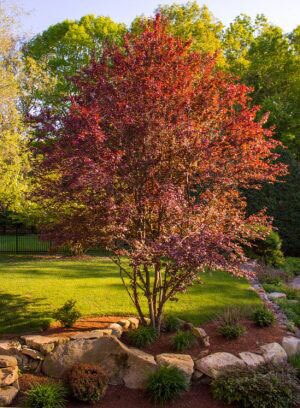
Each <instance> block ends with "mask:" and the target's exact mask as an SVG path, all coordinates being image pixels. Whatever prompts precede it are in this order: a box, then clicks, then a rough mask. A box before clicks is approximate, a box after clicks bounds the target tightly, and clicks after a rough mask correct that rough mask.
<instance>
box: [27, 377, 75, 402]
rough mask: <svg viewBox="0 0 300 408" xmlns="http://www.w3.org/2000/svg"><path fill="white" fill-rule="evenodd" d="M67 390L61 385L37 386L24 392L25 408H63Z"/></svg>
mask: <svg viewBox="0 0 300 408" xmlns="http://www.w3.org/2000/svg"><path fill="white" fill-rule="evenodd" d="M66 396H67V390H66V388H65V387H64V386H63V385H62V384H56V383H49V384H37V385H34V386H32V387H31V388H30V390H29V391H27V392H26V398H25V407H26V408H64V407H65V405H66Z"/></svg>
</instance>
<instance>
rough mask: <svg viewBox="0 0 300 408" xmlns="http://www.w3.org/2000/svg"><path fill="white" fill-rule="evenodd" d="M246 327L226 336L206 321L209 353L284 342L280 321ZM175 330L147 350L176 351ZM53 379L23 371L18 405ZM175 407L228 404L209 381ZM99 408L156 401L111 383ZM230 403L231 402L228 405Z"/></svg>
mask: <svg viewBox="0 0 300 408" xmlns="http://www.w3.org/2000/svg"><path fill="white" fill-rule="evenodd" d="M118 320H120V317H91V318H84V319H81V320H80V321H78V322H77V324H76V326H75V327H74V328H72V329H69V330H68V329H62V328H59V327H52V328H50V329H49V330H47V331H46V332H44V334H46V335H57V334H60V335H61V334H63V335H68V334H70V333H71V332H72V333H73V332H78V331H83V330H92V329H99V328H105V327H107V326H108V325H109V324H110V323H112V322H116V321H118ZM243 324H244V326H245V327H246V330H247V333H246V334H245V335H243V336H241V337H240V338H239V339H237V340H230V341H229V340H225V339H224V338H223V337H222V336H220V335H219V334H218V332H217V323H215V322H211V323H207V324H204V325H202V326H201V327H203V328H204V329H205V330H206V332H207V334H208V335H209V336H210V344H211V346H210V348H209V353H215V352H218V351H226V352H229V353H233V354H236V355H237V354H238V353H239V352H241V351H253V352H255V351H258V350H259V346H260V345H262V344H265V343H271V342H281V340H282V337H283V336H284V335H285V331H284V330H283V329H282V328H280V327H279V326H277V325H274V326H273V327H268V328H257V327H256V326H255V325H254V323H253V322H251V321H249V320H245V321H244V322H243ZM171 337H172V334H167V333H163V334H162V335H161V337H160V339H159V340H157V341H156V342H155V343H154V344H152V345H151V346H148V347H145V348H144V349H143V350H144V351H146V352H147V353H150V354H153V355H156V354H160V353H168V352H173V350H172V349H171V346H170V338H171ZM121 340H122V341H124V343H127V344H129V343H128V340H127V339H126V334H125V336H123V338H122V339H121ZM204 350H205V348H204V347H203V346H201V345H200V344H197V345H195V346H194V347H193V348H192V349H191V350H188V351H187V353H189V354H191V355H192V356H193V357H197V356H199V355H201V352H203V351H204ZM48 381H51V380H49V379H48V378H46V377H43V376H38V375H33V374H23V375H22V376H21V377H20V388H21V392H20V393H19V396H18V398H17V400H16V401H15V402H14V406H22V401H23V399H24V391H26V390H27V389H28V388H30V387H31V386H32V385H33V384H36V383H41V382H48ZM52 381H54V380H52ZM88 406H89V405H86V404H81V403H78V402H76V401H71V402H70V403H69V404H68V406H67V407H68V408H73V407H74V408H85V407H88ZM168 406H169V407H171V408H222V407H223V408H224V407H226V405H224V404H222V403H220V402H217V401H215V400H214V399H213V398H212V395H211V393H210V387H209V385H206V384H193V385H192V386H191V389H190V390H189V391H188V392H187V393H185V394H184V395H183V396H182V397H181V398H178V399H177V400H176V401H175V402H173V403H171V404H169V405H168ZM94 407H96V408H98V407H99V408H100V407H102V408H116V407H118V408H150V407H153V404H151V402H150V401H149V399H148V398H147V395H145V392H143V391H140V390H130V389H128V388H126V387H124V386H110V387H109V388H108V391H107V393H106V395H105V397H104V399H103V400H102V402H101V403H100V404H97V405H94ZM227 407H228V406H227Z"/></svg>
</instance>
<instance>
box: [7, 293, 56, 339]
mask: <svg viewBox="0 0 300 408" xmlns="http://www.w3.org/2000/svg"><path fill="white" fill-rule="evenodd" d="M44 300H45V299H44V298H36V299H32V298H29V297H25V296H21V295H12V294H10V293H3V292H0V334H10V333H18V334H20V333H25V332H28V331H37V330H38V331H42V330H43V329H46V328H47V327H48V326H49V323H50V322H51V312H50V309H49V313H46V312H42V311H41V310H40V308H41V306H43V307H45V306H47V304H46V303H44Z"/></svg>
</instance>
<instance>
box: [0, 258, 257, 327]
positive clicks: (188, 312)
mask: <svg viewBox="0 0 300 408" xmlns="http://www.w3.org/2000/svg"><path fill="white" fill-rule="evenodd" d="M0 276H1V292H0V305H1V306H0V332H2V333H5V332H8V331H16V332H18V331H19V332H22V331H26V330H28V329H30V328H32V329H37V328H39V327H43V325H44V324H45V321H47V320H49V317H50V316H51V313H52V312H53V310H54V309H56V308H57V307H59V306H61V305H62V304H63V303H64V302H65V301H66V300H68V299H71V298H72V299H75V300H77V306H78V308H79V309H80V311H81V312H82V313H83V315H128V314H135V309H134V307H133V306H132V305H131V303H130V300H129V298H128V295H127V293H126V291H125V290H124V287H123V285H122V282H121V280H120V277H119V273H118V268H117V266H116V265H114V263H113V262H112V261H111V260H110V259H109V258H106V257H87V258H79V259H76V258H67V257H66V258H55V257H53V258H50V257H44V258H43V257H32V256H1V258H0ZM201 276H202V279H203V284H197V285H194V286H193V287H191V288H190V289H189V290H188V293H186V294H180V295H179V296H178V299H179V301H178V302H170V303H169V305H168V306H167V311H172V312H174V313H176V314H177V315H178V317H181V318H184V319H187V320H190V321H192V322H194V323H197V324H200V323H203V322H205V321H208V320H210V319H211V318H213V317H214V316H215V315H216V314H218V313H220V311H221V310H222V309H223V308H224V307H226V306H228V305H240V306H242V307H246V308H249V307H253V305H255V304H257V303H258V302H259V300H258V298H257V295H256V294H255V293H254V292H253V291H252V290H251V289H250V288H249V283H247V281H245V280H244V279H238V278H235V277H233V276H230V275H229V274H227V273H225V272H213V273H205V274H203V275H201ZM5 310H7V311H8V312H7V313H5Z"/></svg>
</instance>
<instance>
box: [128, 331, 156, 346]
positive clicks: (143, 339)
mask: <svg viewBox="0 0 300 408" xmlns="http://www.w3.org/2000/svg"><path fill="white" fill-rule="evenodd" d="M127 336H128V339H129V341H130V343H131V344H132V345H133V346H134V347H138V348H141V347H145V346H148V345H149V344H152V343H153V342H154V341H155V340H156V339H157V331H156V330H155V329H154V328H153V327H147V326H140V327H139V328H138V329H135V330H131V331H129V332H128V333H127Z"/></svg>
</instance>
